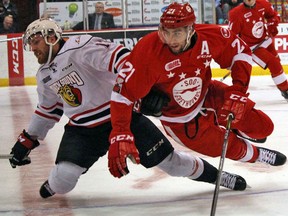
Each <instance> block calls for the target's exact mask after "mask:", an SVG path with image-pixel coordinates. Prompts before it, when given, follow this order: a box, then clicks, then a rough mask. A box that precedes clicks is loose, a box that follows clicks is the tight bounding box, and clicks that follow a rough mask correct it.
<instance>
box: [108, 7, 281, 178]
mask: <svg viewBox="0 0 288 216" xmlns="http://www.w3.org/2000/svg"><path fill="white" fill-rule="evenodd" d="M195 19H196V18H195V15H194V11H193V8H192V7H191V5H189V4H188V3H186V4H179V3H176V2H174V3H172V4H170V5H169V6H168V7H167V8H166V10H165V11H164V13H163V15H162V16H161V18H160V26H159V30H158V32H153V33H151V34H148V35H146V36H144V37H143V38H142V39H141V40H140V41H139V42H138V43H137V44H136V46H135V47H134V48H133V50H132V51H131V54H130V55H129V56H128V57H127V61H126V62H125V63H124V66H123V68H122V69H121V71H120V73H119V76H118V78H117V80H116V81H117V82H116V84H115V87H114V90H113V92H112V96H111V121H112V126H113V130H112V132H111V135H110V140H111V141H110V142H111V145H110V147H109V154H108V159H109V165H108V166H109V169H110V172H111V174H112V175H116V176H117V175H119V173H122V174H123V175H124V174H126V173H127V169H128V168H127V164H126V157H127V155H129V154H130V152H129V150H130V149H134V152H135V151H136V147H135V146H134V139H133V134H132V132H131V130H130V121H131V111H132V106H133V102H134V101H136V100H137V99H139V98H143V97H144V96H145V95H147V94H148V93H149V91H150V90H151V89H153V90H154V91H159V92H161V93H163V94H165V95H167V97H169V99H170V102H169V103H168V104H167V106H164V107H163V109H162V110H161V112H162V115H160V114H159V113H157V116H159V120H160V121H161V123H162V125H163V127H164V129H165V131H166V133H167V134H168V135H169V136H171V137H172V138H173V139H174V140H175V141H176V142H178V143H179V144H181V145H184V146H186V147H188V148H190V149H192V150H194V151H197V152H199V153H201V154H204V155H208V156H211V157H217V156H220V155H221V152H222V146H223V140H224V133H225V129H224V128H223V127H222V126H223V125H225V124H226V119H227V115H228V114H229V113H233V114H234V116H235V119H234V120H233V122H232V125H231V127H232V128H233V133H231V134H230V136H229V144H228V148H227V154H226V156H227V157H228V158H230V159H232V160H236V161H242V162H249V163H254V162H256V161H258V162H262V163H267V164H270V165H272V166H280V165H283V164H284V163H285V162H286V156H285V155H283V154H282V153H280V152H277V151H274V150H269V149H266V148H263V147H257V146H255V145H254V144H252V143H251V142H249V141H248V139H245V138H248V137H250V138H254V139H257V140H260V139H265V138H266V137H267V136H269V135H270V134H271V133H272V131H273V122H272V121H271V119H270V118H269V117H268V116H267V115H266V114H264V113H263V112H262V111H260V110H256V109H255V108H254V105H255V103H254V102H253V101H251V100H250V99H249V98H248V95H249V94H248V93H247V88H248V84H249V79H250V71H251V63H252V57H251V50H250V49H249V47H248V46H247V45H246V44H245V43H244V42H243V41H242V40H241V39H239V38H238V37H237V36H236V35H235V34H234V33H233V32H230V31H229V30H228V29H225V28H221V27H219V26H217V25H209V24H208V25H207V24H206V25H205V24H195ZM212 59H214V60H215V62H217V63H218V64H219V65H220V66H221V67H222V68H230V70H231V71H232V73H231V75H232V79H233V85H232V86H227V85H226V84H224V83H221V82H219V81H216V80H215V81H213V80H211V76H212V74H211V68H210V63H211V61H212ZM155 101H157V100H155ZM240 136H242V137H241V138H240ZM118 137H122V139H118ZM125 137H129V138H130V139H125ZM131 137H132V138H131ZM244 137H245V138H244ZM119 146H121V147H120V148H119Z"/></svg>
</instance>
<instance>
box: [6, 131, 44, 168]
mask: <svg viewBox="0 0 288 216" xmlns="http://www.w3.org/2000/svg"><path fill="white" fill-rule="evenodd" d="M39 145H40V143H39V142H38V140H33V139H32V138H31V137H30V135H29V134H28V133H27V132H26V131H25V130H23V132H22V133H21V134H20V135H19V136H18V139H17V142H16V143H15V145H14V146H13V148H12V151H11V153H10V154H13V157H12V158H11V159H9V161H10V164H11V166H12V168H16V166H23V165H26V164H30V163H31V160H30V158H29V157H27V156H28V155H29V153H30V152H31V150H32V149H34V148H36V147H37V146H39Z"/></svg>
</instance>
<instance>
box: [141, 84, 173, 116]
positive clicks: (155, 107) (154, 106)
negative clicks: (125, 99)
mask: <svg viewBox="0 0 288 216" xmlns="http://www.w3.org/2000/svg"><path fill="white" fill-rule="evenodd" d="M169 102H170V98H169V97H168V96H167V95H166V94H165V93H163V92H161V91H159V90H155V89H151V90H150V92H149V93H148V94H147V95H146V96H145V97H144V98H143V99H142V101H141V107H140V112H141V113H142V114H144V115H148V116H155V117H160V116H161V115H162V108H163V107H165V106H167V105H168V103H169Z"/></svg>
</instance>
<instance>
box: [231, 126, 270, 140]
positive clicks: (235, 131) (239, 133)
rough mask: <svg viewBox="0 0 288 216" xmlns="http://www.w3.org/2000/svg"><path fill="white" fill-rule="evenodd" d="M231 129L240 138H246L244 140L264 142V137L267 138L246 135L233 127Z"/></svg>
mask: <svg viewBox="0 0 288 216" xmlns="http://www.w3.org/2000/svg"><path fill="white" fill-rule="evenodd" d="M232 131H233V133H235V134H236V135H237V136H238V137H239V138H241V139H246V140H249V141H251V142H255V143H264V142H266V139H267V138H266V137H265V138H263V139H255V138H252V137H248V136H246V135H245V134H243V133H241V132H240V131H238V130H236V129H233V130H232Z"/></svg>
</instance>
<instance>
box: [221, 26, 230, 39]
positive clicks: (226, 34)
mask: <svg viewBox="0 0 288 216" xmlns="http://www.w3.org/2000/svg"><path fill="white" fill-rule="evenodd" d="M220 32H221V34H222V35H223V37H224V38H229V37H230V35H231V33H230V31H229V30H228V29H227V28H220Z"/></svg>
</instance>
